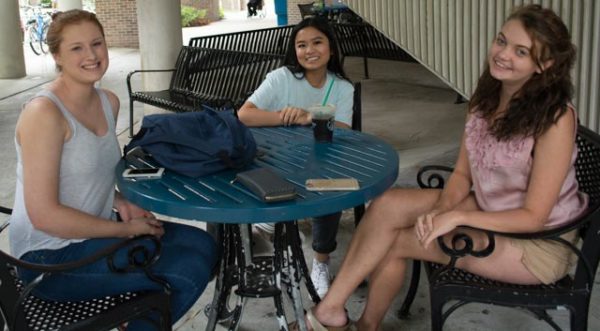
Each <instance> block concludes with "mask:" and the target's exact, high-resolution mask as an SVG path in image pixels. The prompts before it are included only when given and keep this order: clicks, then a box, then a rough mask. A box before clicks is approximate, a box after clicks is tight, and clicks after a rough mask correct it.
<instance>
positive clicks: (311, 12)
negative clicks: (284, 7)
mask: <svg viewBox="0 0 600 331" xmlns="http://www.w3.org/2000/svg"><path fill="white" fill-rule="evenodd" d="M314 4H315V3H314V2H311V3H299V4H298V9H299V10H300V17H302V19H305V18H307V17H310V16H315V9H314Z"/></svg>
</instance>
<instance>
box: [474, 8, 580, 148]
mask: <svg viewBox="0 0 600 331" xmlns="http://www.w3.org/2000/svg"><path fill="white" fill-rule="evenodd" d="M510 20H518V21H520V22H521V23H522V24H523V27H524V28H525V31H526V32H527V34H529V36H530V38H531V39H532V40H533V41H534V43H533V46H532V48H531V53H530V54H531V55H530V56H531V57H532V59H533V61H534V62H535V63H536V64H537V66H538V67H539V68H540V69H543V66H542V64H543V63H545V62H546V61H548V60H552V65H551V66H550V67H548V68H546V69H544V70H542V72H541V73H540V74H538V73H534V74H533V76H532V77H531V78H530V79H529V80H528V81H527V82H525V84H524V85H523V86H522V87H521V89H520V90H519V91H518V92H517V93H516V94H515V95H513V97H512V99H511V100H510V102H509V104H508V107H507V108H508V109H506V112H504V114H502V116H501V117H499V118H497V119H495V120H494V122H493V123H492V126H491V128H490V130H491V132H492V134H493V135H494V136H495V137H496V138H497V139H498V140H507V139H509V138H511V137H515V136H533V137H535V138H537V137H539V136H540V135H542V134H543V133H544V132H545V131H546V130H547V129H548V128H550V126H552V124H554V123H556V121H557V120H558V118H560V116H562V115H563V114H564V113H565V112H566V111H567V105H568V104H569V102H570V101H571V99H572V96H573V83H572V81H571V68H572V67H573V64H574V63H575V54H576V52H575V46H574V45H573V44H572V43H571V36H570V34H569V31H568V29H567V27H566V26H565V24H564V23H563V21H562V20H561V19H560V17H558V16H557V15H556V14H555V13H554V12H553V11H552V10H550V9H545V8H542V7H541V6H539V5H528V6H524V7H519V8H517V9H516V10H515V11H514V12H513V13H512V14H511V15H510V16H509V17H508V18H507V20H506V21H510ZM501 86H502V83H501V82H500V81H499V80H497V79H495V78H494V77H492V76H491V74H490V68H489V64H488V63H486V65H485V68H484V72H483V74H482V75H481V77H480V78H479V82H478V83H477V88H476V89H475V93H473V96H472V97H471V100H470V102H469V109H471V111H472V112H474V111H476V112H478V113H479V114H481V115H482V116H483V117H484V118H486V119H488V120H491V119H492V117H493V116H494V113H495V112H496V110H497V108H498V105H499V103H500V90H501Z"/></svg>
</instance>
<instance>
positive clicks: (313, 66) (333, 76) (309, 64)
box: [238, 17, 354, 297]
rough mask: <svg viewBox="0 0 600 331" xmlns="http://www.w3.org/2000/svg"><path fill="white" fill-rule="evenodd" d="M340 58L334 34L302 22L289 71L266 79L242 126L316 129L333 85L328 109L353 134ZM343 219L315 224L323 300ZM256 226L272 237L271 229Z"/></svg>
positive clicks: (316, 275)
mask: <svg viewBox="0 0 600 331" xmlns="http://www.w3.org/2000/svg"><path fill="white" fill-rule="evenodd" d="M339 54H340V53H339V51H338V46H337V42H336V40H335V36H334V34H333V30H332V29H331V27H330V26H329V24H328V23H327V22H326V21H325V20H323V19H321V18H315V17H310V18H307V19H305V20H303V21H302V22H300V23H299V24H298V25H296V26H295V27H294V29H293V30H292V34H291V37H290V42H289V45H288V49H287V53H286V57H285V60H284V66H283V67H281V68H279V69H276V70H274V71H272V72H270V73H269V74H268V75H267V78H266V79H265V81H264V82H263V83H262V84H261V85H260V87H259V88H258V89H257V90H256V91H255V92H254V94H252V96H250V98H249V99H248V101H246V103H245V104H244V105H243V106H242V108H241V109H240V110H239V113H238V115H239V118H240V120H241V121H242V122H243V123H244V124H246V125H248V126H280V125H284V126H288V125H308V124H311V122H312V118H311V115H310V113H309V112H308V111H307V110H306V109H307V108H308V107H310V106H314V105H318V104H320V103H321V102H322V101H323V100H324V98H325V95H326V94H327V90H328V88H329V86H330V84H333V85H332V88H331V92H330V94H329V98H328V101H327V103H328V104H331V105H334V106H335V109H336V111H335V124H336V126H338V127H342V128H350V127H351V125H352V106H353V94H354V87H353V86H352V84H351V83H350V80H349V79H348V78H347V77H346V74H345V73H344V70H343V68H342V65H341V63H340V58H339ZM340 216H341V213H336V214H333V215H326V216H322V217H317V218H315V219H314V220H313V230H312V233H313V244H312V248H313V250H314V251H315V258H314V259H313V266H312V272H311V279H312V281H313V283H314V285H315V287H316V289H317V292H318V294H319V295H320V296H321V297H322V296H324V295H325V293H327V290H328V289H329V283H330V274H329V254H330V253H331V252H333V251H334V250H335V248H336V246H337V243H336V239H335V238H336V235H337V230H338V224H339V220H340ZM256 226H257V227H258V228H259V229H262V231H266V232H267V233H272V232H273V226H272V225H271V224H257V225H256Z"/></svg>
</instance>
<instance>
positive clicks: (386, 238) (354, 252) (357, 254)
mask: <svg viewBox="0 0 600 331" xmlns="http://www.w3.org/2000/svg"><path fill="white" fill-rule="evenodd" d="M439 193H440V191H438V190H417V189H414V190H413V189H392V190H389V191H387V192H386V193H384V194H383V195H382V196H380V197H379V198H377V199H376V200H375V201H373V203H371V205H370V206H369V208H368V210H367V212H366V214H365V216H364V217H363V219H362V220H361V222H360V225H359V226H358V228H357V231H356V233H355V234H354V236H353V237H352V241H351V242H350V246H349V248H348V252H347V254H346V257H345V258H344V261H343V263H342V265H341V267H340V270H339V272H338V274H337V276H336V278H335V281H334V282H333V284H332V286H331V288H330V289H329V292H328V293H327V295H326V296H325V298H323V301H321V303H320V304H319V305H317V306H316V307H315V310H314V313H315V315H316V317H317V318H318V319H319V321H321V323H322V324H324V325H328V326H342V325H345V324H346V323H347V319H346V313H345V311H344V305H345V303H346V300H347V299H348V298H349V297H350V295H352V292H354V290H355V289H356V287H357V286H358V285H359V284H360V283H361V282H362V281H363V280H364V279H365V278H366V277H367V276H368V275H369V274H371V272H373V270H375V268H376V267H377V266H378V264H379V263H380V262H381V261H382V260H383V259H384V258H385V257H386V255H387V254H388V252H389V251H390V249H391V247H392V245H393V244H394V242H395V241H396V239H397V238H398V235H399V234H400V232H401V231H402V230H405V229H407V228H411V227H412V226H413V224H414V223H415V221H416V218H417V217H418V216H419V215H421V214H423V213H425V212H427V211H429V210H430V209H431V207H432V206H433V204H434V203H435V202H436V201H437V199H438V196H439ZM413 237H414V235H413ZM415 240H416V239H415ZM396 281H397V279H396Z"/></svg>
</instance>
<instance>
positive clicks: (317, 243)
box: [312, 212, 342, 254]
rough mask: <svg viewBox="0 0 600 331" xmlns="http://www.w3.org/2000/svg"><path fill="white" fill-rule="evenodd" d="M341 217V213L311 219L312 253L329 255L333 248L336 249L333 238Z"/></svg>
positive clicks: (335, 242)
mask: <svg viewBox="0 0 600 331" xmlns="http://www.w3.org/2000/svg"><path fill="white" fill-rule="evenodd" d="M341 217H342V212H337V213H335V214H330V215H325V216H319V217H315V218H313V224H312V236H313V242H312V249H313V251H315V252H317V253H321V254H329V253H331V252H333V251H335V248H336V247H337V241H336V240H335V238H336V236H337V232H338V225H339V224H340V218H341Z"/></svg>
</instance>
